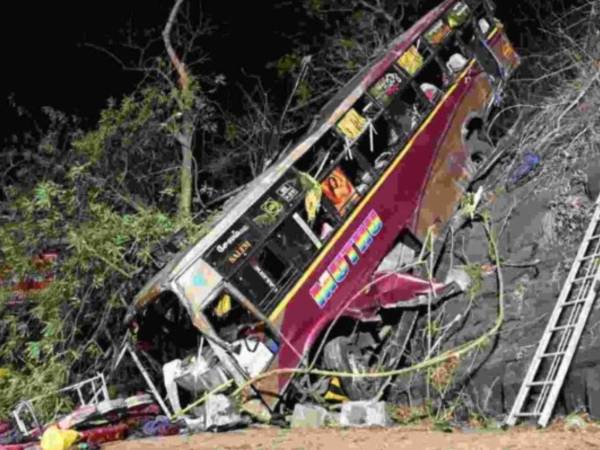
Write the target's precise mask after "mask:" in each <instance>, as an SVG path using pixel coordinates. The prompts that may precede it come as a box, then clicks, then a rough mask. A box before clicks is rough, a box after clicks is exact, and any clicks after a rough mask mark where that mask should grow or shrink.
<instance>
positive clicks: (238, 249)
mask: <svg viewBox="0 0 600 450" xmlns="http://www.w3.org/2000/svg"><path fill="white" fill-rule="evenodd" d="M251 248H252V242H250V241H249V240H247V239H246V240H244V241H242V242H240V243H239V244H237V245H236V246H235V248H234V250H233V252H232V253H231V255H229V257H228V258H227V262H228V263H229V264H232V265H233V264H235V263H236V262H238V261H239V259H240V258H241V257H243V256H246V255H247V254H248V251H249V250H250V249H251Z"/></svg>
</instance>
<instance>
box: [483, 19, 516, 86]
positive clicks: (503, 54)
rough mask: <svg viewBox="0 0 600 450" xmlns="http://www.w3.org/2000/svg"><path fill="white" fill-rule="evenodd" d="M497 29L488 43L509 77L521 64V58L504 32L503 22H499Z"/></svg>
mask: <svg viewBox="0 0 600 450" xmlns="http://www.w3.org/2000/svg"><path fill="white" fill-rule="evenodd" d="M496 26H497V31H496V33H494V35H493V36H492V37H491V39H490V40H489V42H488V45H489V46H490V48H491V49H492V51H493V52H494V55H495V56H496V58H497V59H498V62H499V63H500V65H501V66H502V69H503V70H504V72H505V75H506V77H507V78H508V77H509V76H510V75H511V74H512V73H513V72H514V71H515V69H516V68H517V67H519V65H520V64H521V58H520V57H519V55H518V54H517V52H516V51H515V49H514V47H513V46H512V44H511V43H510V40H509V39H508V37H507V36H506V34H505V33H504V27H503V26H502V24H500V23H497V25H496Z"/></svg>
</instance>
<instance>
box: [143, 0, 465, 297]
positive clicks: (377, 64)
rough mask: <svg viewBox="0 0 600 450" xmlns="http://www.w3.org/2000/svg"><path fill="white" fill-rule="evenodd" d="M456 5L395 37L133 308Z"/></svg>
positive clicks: (199, 250)
mask: <svg viewBox="0 0 600 450" xmlns="http://www.w3.org/2000/svg"><path fill="white" fill-rule="evenodd" d="M457 1H459V0H445V1H443V2H442V3H441V4H440V5H438V6H437V7H436V8H434V9H432V10H431V11H429V12H428V13H427V14H425V15H424V16H423V17H422V18H421V19H419V20H418V21H417V22H416V23H415V24H414V25H412V26H411V27H410V28H409V29H408V30H406V31H405V32H404V33H402V34H401V35H399V36H398V37H396V38H395V39H394V40H393V41H392V42H391V43H390V45H389V46H388V47H387V49H386V50H385V51H383V52H382V55H380V56H379V57H377V58H376V59H375V60H374V62H373V63H371V64H369V65H367V66H366V67H364V68H363V69H362V70H361V71H360V72H359V73H358V74H357V75H355V76H354V77H353V78H352V79H351V80H350V81H349V82H348V83H346V85H344V87H342V88H341V89H340V90H339V91H338V92H337V93H336V94H335V95H334V96H333V97H332V98H331V100H329V102H327V104H326V105H325V106H324V107H323V108H322V109H321V111H320V112H319V114H318V116H317V118H316V120H315V122H314V123H313V125H312V126H311V128H310V130H309V131H308V132H307V133H306V134H305V135H304V136H303V137H302V138H300V140H299V141H298V143H296V144H295V145H294V146H293V147H292V149H291V150H289V151H288V152H287V153H286V154H285V155H283V156H282V157H281V158H279V159H278V160H277V161H276V162H275V163H274V164H273V165H272V166H271V167H269V168H268V169H267V170H266V171H265V172H263V173H262V174H260V175H259V176H258V177H256V178H255V179H254V180H253V181H252V182H250V183H249V184H248V185H247V186H246V187H245V188H244V189H243V190H242V191H241V192H240V193H238V194H237V195H236V196H235V197H233V198H232V199H230V200H229V201H227V202H226V206H225V207H223V208H222V212H221V213H220V214H218V215H217V216H215V217H214V218H213V219H212V220H211V223H212V224H211V231H210V232H209V233H208V234H206V235H205V236H204V237H202V238H201V239H200V240H199V241H198V242H196V244H194V245H192V246H190V247H189V248H187V249H186V250H184V251H182V252H181V253H179V254H178V255H177V256H176V257H175V258H174V259H173V260H172V261H171V262H170V263H169V264H167V266H166V267H164V268H163V269H162V270H161V271H160V272H159V273H158V274H157V275H156V276H154V277H153V278H152V279H151V280H150V281H149V282H148V283H147V284H146V285H145V287H144V288H143V289H142V290H141V291H140V292H139V293H138V295H137V296H136V298H135V301H134V304H138V303H141V304H145V303H146V301H148V300H149V299H148V297H149V296H151V297H154V296H155V295H156V294H158V293H159V292H160V290H161V289H160V285H162V284H163V283H164V282H167V281H169V280H171V279H173V278H175V277H176V276H177V275H178V274H179V273H181V272H182V271H184V270H185V269H186V268H187V267H189V266H190V265H191V264H193V263H194V262H195V261H196V260H197V259H198V258H199V257H201V256H202V255H203V254H204V253H205V252H206V251H207V250H208V249H209V248H210V247H211V246H212V245H213V244H214V243H215V242H216V241H217V240H218V239H219V238H220V237H221V236H222V235H223V233H225V232H226V231H227V230H228V229H229V227H231V226H232V225H233V224H234V223H235V221H236V220H238V219H239V218H240V217H241V216H242V215H243V214H244V213H245V212H246V211H247V210H248V208H249V207H251V206H252V205H253V203H254V202H255V201H256V200H258V199H259V198H260V197H261V196H262V195H263V194H264V193H265V192H266V191H267V190H268V189H269V188H270V187H271V186H272V185H273V183H274V182H275V181H277V180H278V179H279V177H280V176H281V175H283V174H284V173H285V172H286V171H287V170H288V169H289V168H290V167H291V166H292V165H293V164H294V163H295V162H296V161H297V160H298V159H299V158H301V157H302V155H304V153H306V152H307V151H308V150H309V149H310V148H311V147H312V146H313V144H315V143H316V142H317V141H318V140H319V139H320V138H321V136H323V135H324V134H325V133H326V132H327V131H328V130H329V129H330V128H331V127H332V126H334V125H335V123H336V122H337V121H338V120H339V119H340V118H341V117H342V115H343V114H344V113H345V112H346V111H347V110H348V109H349V108H351V107H352V106H353V104H354V103H355V102H356V101H357V100H358V99H359V98H360V97H361V96H362V95H363V94H364V93H365V92H366V91H367V89H368V88H369V87H370V86H371V85H372V84H373V83H374V82H375V81H377V79H379V77H381V76H382V75H383V74H384V73H385V71H386V70H387V69H388V68H389V66H390V65H391V64H393V63H394V61H395V60H396V59H398V58H399V57H400V56H401V55H402V53H403V52H404V51H405V50H406V49H407V48H408V47H409V46H410V45H411V44H412V43H413V42H414V41H415V39H416V38H417V37H418V36H420V35H421V34H422V33H423V32H425V31H426V30H427V29H428V28H429V27H430V26H431V25H432V24H433V23H434V22H435V21H436V20H438V19H439V18H440V17H441V16H442V15H443V13H444V12H445V11H446V10H447V9H448V8H449V7H450V6H451V5H452V4H454V3H456V2H457ZM140 306H141V305H140Z"/></svg>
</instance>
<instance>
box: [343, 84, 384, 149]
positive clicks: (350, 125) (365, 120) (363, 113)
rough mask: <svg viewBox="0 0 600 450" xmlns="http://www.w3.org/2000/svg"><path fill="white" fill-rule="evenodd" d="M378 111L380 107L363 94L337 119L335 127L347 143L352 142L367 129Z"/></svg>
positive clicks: (379, 111)
mask: <svg viewBox="0 0 600 450" xmlns="http://www.w3.org/2000/svg"><path fill="white" fill-rule="evenodd" d="M380 113H381V108H380V107H379V106H378V105H377V104H376V103H375V102H374V101H372V100H370V99H369V98H368V97H367V96H363V97H361V98H360V99H359V100H357V101H356V103H355V104H354V105H353V107H352V108H350V109H349V110H348V112H346V114H345V115H344V117H342V118H341V119H340V120H339V121H338V123H337V125H336V128H337V130H338V131H339V132H340V133H341V134H342V136H343V137H344V139H345V140H346V142H347V143H350V142H353V141H355V140H356V139H358V138H359V137H360V135H361V134H362V133H364V132H365V131H366V130H367V129H368V127H369V123H370V122H371V121H372V120H375V118H376V117H377V116H379V114H380Z"/></svg>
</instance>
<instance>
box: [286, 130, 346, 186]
mask: <svg viewBox="0 0 600 450" xmlns="http://www.w3.org/2000/svg"><path fill="white" fill-rule="evenodd" d="M342 151H343V144H342V142H341V141H340V138H339V136H338V135H337V134H335V132H333V131H328V132H327V133H325V134H324V135H323V136H321V137H320V138H319V140H318V141H317V142H316V143H315V144H313V146H312V147H311V148H309V149H308V150H307V151H306V153H304V155H302V156H301V157H300V158H299V159H298V160H297V161H296V162H295V163H294V167H295V168H296V169H297V170H298V171H300V172H304V173H307V174H309V175H310V176H312V177H313V178H316V179H318V178H319V177H320V176H321V175H322V174H323V173H325V172H327V171H328V170H329V168H330V167H331V165H332V164H333V163H334V161H335V159H336V158H337V156H338V155H339V154H340V153H341V152H342Z"/></svg>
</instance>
